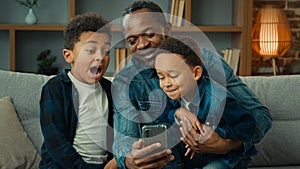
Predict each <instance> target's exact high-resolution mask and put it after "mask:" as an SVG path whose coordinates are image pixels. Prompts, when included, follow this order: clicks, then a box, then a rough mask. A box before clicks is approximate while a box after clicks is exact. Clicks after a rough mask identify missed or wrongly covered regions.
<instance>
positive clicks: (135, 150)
mask: <svg viewBox="0 0 300 169" xmlns="http://www.w3.org/2000/svg"><path fill="white" fill-rule="evenodd" d="M160 146H161V145H160V143H154V144H151V145H149V146H147V147H144V141H143V140H141V139H140V140H138V141H136V142H134V143H133V145H132V151H131V152H130V153H128V154H127V155H126V158H125V165H126V167H127V168H129V169H139V168H140V169H145V168H147V169H151V168H162V167H164V166H165V165H166V164H167V163H168V162H170V161H172V160H174V156H173V155H172V151H171V150H170V149H166V150H164V151H163V152H161V153H157V154H154V155H151V156H147V154H149V153H151V152H152V151H154V150H156V149H158V148H159V147H160Z"/></svg>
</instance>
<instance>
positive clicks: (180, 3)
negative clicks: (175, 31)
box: [176, 0, 185, 26]
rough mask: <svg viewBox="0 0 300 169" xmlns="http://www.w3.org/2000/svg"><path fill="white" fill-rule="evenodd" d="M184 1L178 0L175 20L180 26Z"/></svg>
mask: <svg viewBox="0 0 300 169" xmlns="http://www.w3.org/2000/svg"><path fill="white" fill-rule="evenodd" d="M184 3H185V0H179V5H178V15H177V20H176V26H181V25H182V20H183V19H182V18H183V11H184Z"/></svg>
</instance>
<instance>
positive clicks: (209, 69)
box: [201, 49, 272, 151]
mask: <svg viewBox="0 0 300 169" xmlns="http://www.w3.org/2000/svg"><path fill="white" fill-rule="evenodd" d="M201 53H202V58H203V63H204V65H205V72H206V73H204V75H206V76H209V77H210V78H212V79H213V80H215V81H216V82H217V83H219V84H221V85H224V87H226V88H227V90H229V92H230V93H231V94H232V95H233V96H234V97H235V98H236V100H237V101H238V102H239V103H240V104H241V105H242V106H243V107H244V108H245V109H247V110H249V111H250V114H251V115H252V116H253V118H254V120H255V123H256V124H255V133H254V135H253V137H252V139H251V141H248V142H244V151H247V150H248V148H250V147H252V145H253V144H255V143H258V142H259V141H260V140H261V139H262V138H263V137H264V136H265V134H266V133H267V132H268V131H269V129H270V128H271V126H272V117H271V113H270V112H269V110H268V108H266V107H265V106H264V105H263V104H262V103H261V102H260V101H259V99H258V98H257V97H256V96H255V95H254V93H253V92H252V91H251V90H250V89H249V88H248V86H247V85H246V84H245V83H244V82H242V80H241V79H240V78H239V77H237V76H235V75H234V73H233V70H232V68H231V67H230V66H229V65H228V64H227V63H226V62H225V61H224V59H222V58H221V56H220V55H218V54H217V53H216V52H213V51H210V50H208V49H202V51H201ZM224 143H225V144H227V145H228V146H226V147H227V148H226V149H227V151H230V150H232V149H238V148H241V146H240V144H235V141H234V140H230V139H229V140H226V141H225V142H224ZM220 144H221V143H220Z"/></svg>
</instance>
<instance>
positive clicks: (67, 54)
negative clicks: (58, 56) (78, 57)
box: [62, 49, 74, 63]
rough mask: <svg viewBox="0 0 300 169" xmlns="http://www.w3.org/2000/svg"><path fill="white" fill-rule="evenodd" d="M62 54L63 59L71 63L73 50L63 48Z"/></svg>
mask: <svg viewBox="0 0 300 169" xmlns="http://www.w3.org/2000/svg"><path fill="white" fill-rule="evenodd" d="M62 53H63V55H64V58H65V61H66V62H68V63H73V62H74V57H73V52H72V51H71V50H69V49H63V52H62Z"/></svg>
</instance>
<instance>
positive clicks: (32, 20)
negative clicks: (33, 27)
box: [16, 0, 38, 24]
mask: <svg viewBox="0 0 300 169" xmlns="http://www.w3.org/2000/svg"><path fill="white" fill-rule="evenodd" d="M16 2H18V3H19V4H21V5H23V6H26V7H28V13H27V15H26V17H25V22H26V23H27V24H36V23H37V17H36V15H35V13H34V11H33V8H34V7H36V6H38V3H37V2H38V0H16Z"/></svg>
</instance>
